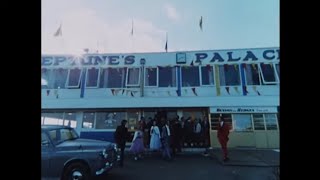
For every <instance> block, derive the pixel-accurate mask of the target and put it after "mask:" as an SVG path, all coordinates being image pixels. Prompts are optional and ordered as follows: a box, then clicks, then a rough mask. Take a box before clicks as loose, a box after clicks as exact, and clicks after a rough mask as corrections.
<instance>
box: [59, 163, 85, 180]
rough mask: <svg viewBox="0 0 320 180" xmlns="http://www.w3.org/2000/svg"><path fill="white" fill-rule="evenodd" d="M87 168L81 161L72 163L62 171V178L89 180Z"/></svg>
mask: <svg viewBox="0 0 320 180" xmlns="http://www.w3.org/2000/svg"><path fill="white" fill-rule="evenodd" d="M89 179H90V172H89V168H88V167H87V166H86V165H85V164H83V163H79V162H76V163H72V164H70V165H69V166H68V167H67V168H66V169H65V171H64V173H63V176H62V180H89Z"/></svg>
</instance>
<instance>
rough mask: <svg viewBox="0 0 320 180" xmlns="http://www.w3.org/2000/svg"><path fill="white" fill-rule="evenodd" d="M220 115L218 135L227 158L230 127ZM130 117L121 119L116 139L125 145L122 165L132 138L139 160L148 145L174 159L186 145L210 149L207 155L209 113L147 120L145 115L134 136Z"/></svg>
mask: <svg viewBox="0 0 320 180" xmlns="http://www.w3.org/2000/svg"><path fill="white" fill-rule="evenodd" d="M223 121H224V119H223V117H221V118H220V124H219V127H218V139H219V142H220V144H221V147H222V149H223V153H224V160H225V161H227V160H229V158H228V156H227V142H228V140H229V138H228V135H229V128H228V126H227V124H225V123H223ZM126 123H127V121H126V120H123V121H122V122H121V125H120V126H118V127H117V129H116V132H115V140H116V143H117V144H118V147H119V148H120V149H121V156H120V166H123V154H124V148H125V142H126V141H130V140H132V144H131V147H130V149H129V151H130V152H131V153H132V154H133V155H134V159H135V160H139V159H142V158H143V154H144V152H145V150H146V149H149V150H150V151H153V152H162V158H163V159H164V160H168V161H171V160H172V159H173V157H174V156H175V155H176V154H177V153H179V152H181V149H182V147H203V148H205V149H206V151H205V152H204V155H208V152H207V148H209V146H210V135H209V131H210V125H209V121H208V118H207V117H203V119H201V118H199V119H197V118H196V119H194V120H192V119H191V117H188V118H186V119H185V118H184V117H181V118H179V116H178V115H177V117H176V118H174V119H171V120H167V119H166V118H165V117H160V118H159V117H155V118H151V117H149V118H148V120H146V119H145V118H144V117H141V119H140V121H139V123H138V126H137V128H136V131H135V132H134V136H133V138H132V139H131V138H130V136H129V134H128V129H127V128H126Z"/></svg>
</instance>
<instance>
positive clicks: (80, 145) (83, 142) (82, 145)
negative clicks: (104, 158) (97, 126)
mask: <svg viewBox="0 0 320 180" xmlns="http://www.w3.org/2000/svg"><path fill="white" fill-rule="evenodd" d="M56 147H57V148H62V149H85V150H89V149H96V150H103V149H104V148H107V149H109V148H112V143H110V142H106V141H99V140H93V139H81V138H78V139H74V140H68V141H64V142H62V143H60V144H58V145H57V146H56Z"/></svg>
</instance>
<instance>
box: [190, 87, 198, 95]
mask: <svg viewBox="0 0 320 180" xmlns="http://www.w3.org/2000/svg"><path fill="white" fill-rule="evenodd" d="M191 89H192V92H193V94H194V95H196V96H198V94H197V92H196V88H194V87H193V88H191Z"/></svg>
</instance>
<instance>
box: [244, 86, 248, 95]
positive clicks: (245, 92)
mask: <svg viewBox="0 0 320 180" xmlns="http://www.w3.org/2000/svg"><path fill="white" fill-rule="evenodd" d="M243 91H244V94H245V95H247V94H248V93H249V92H248V90H247V86H243Z"/></svg>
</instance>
